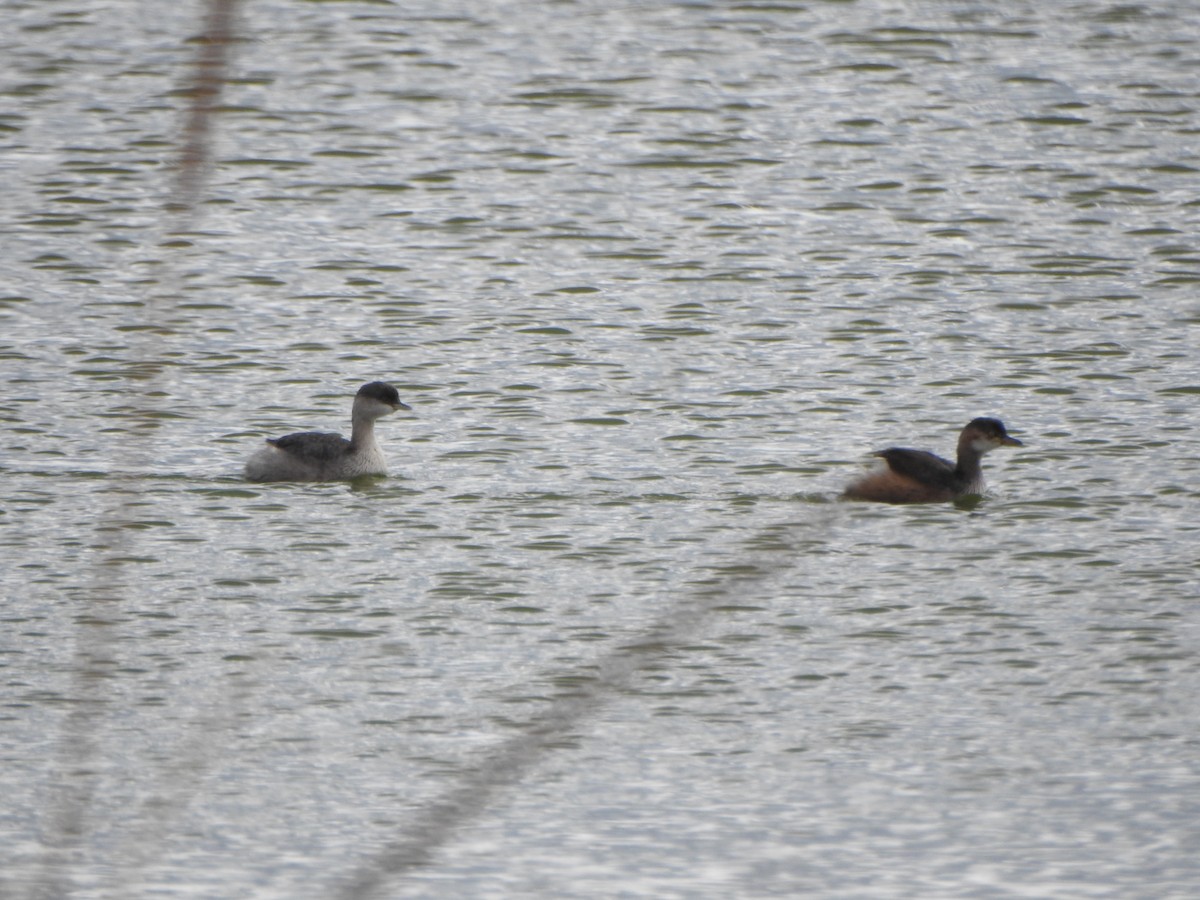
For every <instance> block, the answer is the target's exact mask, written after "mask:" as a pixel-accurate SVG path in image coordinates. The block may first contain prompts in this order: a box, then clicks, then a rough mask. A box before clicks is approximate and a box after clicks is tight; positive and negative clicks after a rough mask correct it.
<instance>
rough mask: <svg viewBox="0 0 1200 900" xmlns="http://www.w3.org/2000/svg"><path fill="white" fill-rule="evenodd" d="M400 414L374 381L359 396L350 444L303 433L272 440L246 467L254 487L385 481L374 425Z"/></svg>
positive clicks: (393, 394)
mask: <svg viewBox="0 0 1200 900" xmlns="http://www.w3.org/2000/svg"><path fill="white" fill-rule="evenodd" d="M401 409H411V407H409V406H406V405H405V404H403V403H401V402H400V394H399V393H397V391H396V389H395V388H394V387H392V386H391V385H390V384H387V383H386V382H383V381H372V382H371V383H370V384H364V385H363V386H362V387H360V388H359V389H358V393H357V394H355V395H354V407H353V409H352V410H351V413H350V423H351V424H350V428H351V430H350V440H346V439H345V438H344V437H342V436H341V435H340V434H326V433H324V432H320V431H301V432H298V433H296V434H287V435H284V436H283V437H278V438H267V446H265V447H263V448H262V449H261V450H259V451H258V452H257V453H255V454H254V455H253V456H251V457H250V459H249V460H247V461H246V478H247V479H248V480H250V481H344V480H346V479H348V478H357V477H359V476H360V475H386V474H387V461H386V460H385V459H384V458H383V450H382V449H381V448H380V446H379V442H378V441H377V440H376V439H375V420H376V419H379V418H382V417H383V416H390V415H391V414H392V413H394V412H396V411H397V410H401Z"/></svg>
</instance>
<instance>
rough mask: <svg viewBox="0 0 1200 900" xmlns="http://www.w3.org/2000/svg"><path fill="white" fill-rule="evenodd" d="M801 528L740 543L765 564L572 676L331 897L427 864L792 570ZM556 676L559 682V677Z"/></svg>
mask: <svg viewBox="0 0 1200 900" xmlns="http://www.w3.org/2000/svg"><path fill="white" fill-rule="evenodd" d="M829 520H830V516H829V515H819V516H815V517H814V519H813V520H812V521H809V522H807V523H805V524H804V526H803V527H804V528H807V529H811V528H816V527H820V528H826V527H827V526H828V524H829ZM799 528H800V526H799V525H798V524H797V523H795V522H794V521H791V522H786V523H776V524H775V525H772V526H768V527H765V528H762V529H760V530H759V531H758V532H757V533H756V535H755V536H754V537H752V538H751V539H750V540H749V541H748V542H746V543H747V545H748V546H750V547H755V548H761V547H770V548H771V551H772V552H771V555H770V556H769V557H768V556H764V555H762V554H758V558H757V559H756V558H755V556H754V555H750V556H747V555H745V554H739V555H738V556H737V562H738V566H737V569H738V572H737V574H732V575H729V576H728V577H726V578H720V577H718V578H716V579H712V583H711V584H708V583H707V582H708V580H709V579H708V578H706V579H705V583H706V586H705V587H704V588H703V589H702V590H701V591H697V592H693V593H689V594H688V595H687V596H686V597H684V598H683V599H681V600H678V601H677V602H675V603H674V604H673V605H672V606H671V607H670V608H669V609H668V610H667V612H666V613H664V615H663V616H662V617H661V618H660V619H659V620H658V621H657V622H656V623H655V624H653V625H652V626H650V627H649V628H647V629H646V631H645V633H644V634H643V636H642V638H641V639H640V640H638V641H637V642H636V643H632V644H625V645H624V646H621V647H618V648H616V649H614V650H613V651H612V652H611V653H610V654H609V655H608V656H605V657H602V658H601V659H600V660H599V661H597V662H595V663H592V664H591V665H589V666H588V667H587V669H586V670H585V671H583V672H580V673H578V674H579V675H580V678H579V682H578V683H579V688H578V693H575V694H572V695H571V696H569V697H563V698H560V699H558V700H555V701H553V702H552V703H551V705H550V708H549V709H548V710H547V711H546V712H544V713H543V714H542V715H540V716H537V717H535V718H533V719H531V720H530V721H529V723H528V724H527V725H526V726H525V730H524V731H523V732H522V733H521V734H519V735H517V736H515V737H512V738H509V739H508V740H506V741H504V742H502V743H501V744H500V745H499V746H498V747H497V748H496V749H495V750H493V751H492V752H491V753H490V754H488V755H487V756H486V757H484V758H483V759H481V760H480V761H479V763H478V764H477V765H476V766H475V767H474V768H473V769H469V770H467V771H465V772H464V773H463V775H462V777H461V779H460V780H459V782H458V784H457V786H456V787H454V788H453V789H452V790H450V791H448V792H447V793H446V795H445V796H444V797H442V798H441V799H439V800H436V801H434V802H433V803H432V804H430V805H429V806H427V807H426V808H425V809H424V810H422V811H419V812H418V813H417V814H416V815H415V817H414V819H413V821H412V822H411V823H410V824H409V826H408V828H407V829H406V832H407V833H406V834H404V835H402V836H401V837H400V838H398V839H397V840H395V841H394V842H393V843H392V844H391V845H390V846H389V847H387V848H386V849H384V850H383V851H382V852H381V853H379V855H378V856H377V857H376V858H375V859H374V861H372V862H369V863H367V864H366V865H365V866H363V868H362V871H360V872H359V873H357V874H356V875H353V876H352V877H351V879H350V880H349V883H348V884H347V885H346V886H345V887H344V888H343V889H342V890H341V891H340V892H338V893H336V894H333V895H332V896H334V897H336V898H339V900H366V898H369V897H371V896H374V895H376V894H377V892H379V891H380V890H381V889H382V888H383V886H384V883H385V882H386V880H387V879H388V878H390V877H393V876H397V875H402V874H404V873H406V872H410V871H412V870H414V869H418V868H421V867H423V866H425V865H427V864H428V863H429V862H430V861H431V858H432V855H433V853H434V852H435V851H436V850H438V849H439V848H440V847H442V846H444V845H445V844H446V843H448V842H449V841H450V840H451V839H452V838H453V837H454V835H455V833H456V832H457V830H458V829H459V828H461V827H463V826H465V825H467V824H469V823H470V821H471V820H472V819H474V818H475V817H477V816H478V815H480V814H481V813H483V812H484V811H486V810H487V808H488V807H489V806H490V805H491V803H492V800H493V798H494V797H495V796H496V794H497V793H499V792H500V791H502V790H503V789H505V788H508V787H511V786H512V785H514V784H516V783H517V782H518V781H520V780H521V779H522V778H523V777H524V776H525V774H526V773H527V772H528V771H529V770H530V769H532V768H533V767H534V766H536V765H538V764H539V763H540V762H541V761H542V758H543V757H544V756H546V754H547V753H549V752H550V751H551V750H554V749H555V748H556V747H557V746H559V745H560V744H561V743H562V741H563V740H564V739H565V738H567V737H569V736H570V733H571V732H572V731H573V730H575V729H577V728H579V727H581V726H582V725H584V724H585V723H586V722H587V720H588V718H589V717H590V716H592V715H594V714H595V713H596V712H597V711H598V710H599V709H600V708H601V706H603V704H605V703H606V702H607V701H608V700H609V698H611V697H612V696H613V695H615V694H617V693H619V692H621V691H623V690H625V689H626V688H628V687H630V686H631V684H632V682H633V680H634V678H635V677H636V676H637V675H638V673H639V672H641V671H643V670H645V669H647V668H649V667H650V666H652V665H657V664H659V663H660V662H661V661H662V660H663V659H664V657H666V656H667V655H668V654H669V653H671V652H672V651H673V650H674V649H676V648H677V647H678V646H679V645H680V644H682V643H683V642H685V641H686V640H687V639H689V638H690V637H691V636H692V635H693V634H694V633H695V632H696V631H697V630H698V629H699V628H700V627H701V626H703V625H704V623H705V621H706V614H707V613H709V612H711V611H712V610H713V609H714V608H716V607H718V606H721V605H723V604H725V603H728V602H730V601H736V602H739V603H741V602H745V599H746V595H747V592H748V591H749V590H750V589H752V588H756V587H761V586H762V584H763V583H764V582H765V581H766V580H767V579H768V578H769V577H771V576H773V575H776V574H780V573H784V572H789V571H791V570H792V569H793V563H794V562H795V561H796V559H797V557H798V556H799V555H800V554H801V552H802V550H801V548H802V547H803V546H804V542H803V541H801V540H800V539H799V538H798V537H797V530H798V529H799ZM716 558H717V557H716V556H714V559H716ZM710 577H711V576H710ZM555 674H556V677H561V676H562V673H561V672H559V673H555Z"/></svg>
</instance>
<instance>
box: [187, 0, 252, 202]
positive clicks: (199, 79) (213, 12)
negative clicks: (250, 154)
mask: <svg viewBox="0 0 1200 900" xmlns="http://www.w3.org/2000/svg"><path fill="white" fill-rule="evenodd" d="M236 12H237V0H209V3H208V12H207V15H206V16H205V23H204V31H203V32H202V33H201V34H200V36H199V37H198V38H197V42H198V44H199V52H198V55H197V57H196V64H195V69H194V72H193V77H192V81H191V84H190V85H189V87H188V99H189V101H190V102H189V104H188V108H187V119H186V121H185V122H184V125H183V146H182V147H181V149H180V153H179V171H178V179H177V181H176V183H175V199H174V201H173V203H172V206H171V208H172V209H174V210H176V211H179V212H191V211H192V209H193V207H194V206H195V203H196V199H197V198H198V197H199V195H200V192H201V191H202V190H203V188H204V176H205V175H206V174H207V172H208V170H209V166H210V164H211V162H212V160H211V151H212V146H211V142H210V137H211V136H212V130H213V117H214V115H215V114H216V111H217V104H218V103H219V102H220V99H221V93H222V91H223V89H224V87H225V83H226V81H228V79H229V51H230V48H231V47H232V46H233V43H234V41H235V40H236V39H237V34H236V31H235V23H234V15H235V13H236Z"/></svg>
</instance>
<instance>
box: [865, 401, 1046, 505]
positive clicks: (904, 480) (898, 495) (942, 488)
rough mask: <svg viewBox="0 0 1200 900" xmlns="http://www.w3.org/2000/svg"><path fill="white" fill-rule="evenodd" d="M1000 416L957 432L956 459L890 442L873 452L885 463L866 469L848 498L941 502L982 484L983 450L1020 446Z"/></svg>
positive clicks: (976, 489)
mask: <svg viewBox="0 0 1200 900" xmlns="http://www.w3.org/2000/svg"><path fill="white" fill-rule="evenodd" d="M1023 446H1024V444H1022V443H1021V442H1020V441H1018V440H1017V439H1016V438H1015V437H1009V434H1008V432H1007V431H1005V430H1004V423H1003V422H1001V421H1000V420H999V419H972V420H971V421H970V422H969V423H968V424H967V427H966V428H964V429H963V430H962V434H960V435H959V436H958V462H957V464H954V463H951V462H950V461H949V460H946V459H942V458H941V457H940V456H935V455H934V454H932V453H927V452H926V451H924V450H908V449H906V448H904V447H889V448H888V449H886V450H880V451H878V452H877V453H876V454H875V455H876V456H878V457H882V459H883V461H884V462H885V463H887V467H886V468H881V469H877V470H875V471H874V472H869V473H868V474H866V475H864V476H863V477H862V478H860V479H858V480H857V481H855V482H854V483H852V484H851V485H850V486H849V487H847V488H846V492H845V493H844V494H842V496H843V497H845V498H847V499H849V500H875V501H877V502H879V503H940V502H944V501H946V500H954V499H956V498H958V497H965V496H968V495H970V494H982V493H983V489H984V483H983V467H982V466H980V464H979V463H980V460H981V459H983V454H985V453H988V452H989V451H991V450H995V449H996V448H997V447H1023Z"/></svg>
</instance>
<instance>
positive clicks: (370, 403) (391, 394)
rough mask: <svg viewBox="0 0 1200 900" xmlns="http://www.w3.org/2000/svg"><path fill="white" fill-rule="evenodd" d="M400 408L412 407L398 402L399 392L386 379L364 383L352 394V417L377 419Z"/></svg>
mask: <svg viewBox="0 0 1200 900" xmlns="http://www.w3.org/2000/svg"><path fill="white" fill-rule="evenodd" d="M401 409H412V407H411V406H409V405H407V404H405V403H401V402H400V393H399V392H398V391H397V390H396V389H395V388H394V387H392V386H391V385H390V384H388V383H387V382H386V381H372V382H371V383H370V384H364V385H363V386H362V387H360V388H359V389H358V393H357V394H355V395H354V412H353V416H354V418H356V419H357V418H360V417H361V418H364V419H378V418H381V417H382V416H390V415H391V414H392V413H394V412H396V411H398V410H401Z"/></svg>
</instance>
